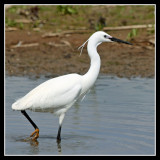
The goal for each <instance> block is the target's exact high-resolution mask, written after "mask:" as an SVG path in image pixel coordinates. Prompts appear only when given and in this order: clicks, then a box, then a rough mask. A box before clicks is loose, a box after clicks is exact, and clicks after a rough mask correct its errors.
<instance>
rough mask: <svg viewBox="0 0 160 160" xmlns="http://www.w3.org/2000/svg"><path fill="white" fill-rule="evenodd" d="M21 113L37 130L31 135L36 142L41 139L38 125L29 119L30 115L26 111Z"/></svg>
mask: <svg viewBox="0 0 160 160" xmlns="http://www.w3.org/2000/svg"><path fill="white" fill-rule="evenodd" d="M21 113H22V114H23V115H24V116H25V117H26V118H27V119H28V121H29V122H30V123H31V124H32V126H33V127H34V128H35V131H34V132H33V133H32V134H31V135H30V136H31V137H33V136H34V135H35V136H34V137H33V140H36V139H37V138H38V137H39V128H38V127H37V125H36V124H35V123H34V122H33V121H32V119H31V118H30V117H29V115H28V114H27V113H26V111H25V110H22V111H21Z"/></svg>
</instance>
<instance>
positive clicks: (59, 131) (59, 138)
mask: <svg viewBox="0 0 160 160" xmlns="http://www.w3.org/2000/svg"><path fill="white" fill-rule="evenodd" d="M61 128H62V127H61V126H59V128H58V134H57V142H60V141H61Z"/></svg>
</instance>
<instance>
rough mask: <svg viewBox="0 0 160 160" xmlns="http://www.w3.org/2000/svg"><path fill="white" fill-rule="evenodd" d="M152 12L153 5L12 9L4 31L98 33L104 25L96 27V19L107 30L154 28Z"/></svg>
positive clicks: (8, 11)
mask: <svg viewBox="0 0 160 160" xmlns="http://www.w3.org/2000/svg"><path fill="white" fill-rule="evenodd" d="M36 7H37V8H38V9H37V10H36V9H35V8H36ZM154 10H155V6H154V5H37V6H33V5H13V6H11V7H10V8H9V9H7V10H6V14H5V19H6V21H5V22H6V27H19V28H20V29H23V30H25V29H26V30H27V29H33V28H35V27H39V24H41V30H45V31H46V30H49V31H53V32H57V31H61V30H68V29H78V28H81V27H83V28H84V27H85V28H86V29H93V30H102V29H103V27H104V25H103V24H101V23H98V20H99V18H100V17H103V18H105V19H106V26H108V27H112V26H113V27H114V26H124V25H134V24H154V23H155V19H154V17H155V15H154ZM36 16H37V17H36ZM17 19H27V20H33V19H34V20H33V24H29V23H20V24H19V23H17V22H16V20H17ZM132 32H135V31H132ZM129 36H130V37H131V36H134V34H133V33H132V35H129Z"/></svg>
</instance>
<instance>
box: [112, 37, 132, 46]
mask: <svg viewBox="0 0 160 160" xmlns="http://www.w3.org/2000/svg"><path fill="white" fill-rule="evenodd" d="M109 39H110V40H111V41H114V42H118V43H125V44H129V45H132V43H130V42H127V41H123V40H120V39H118V38H114V37H111V38H109Z"/></svg>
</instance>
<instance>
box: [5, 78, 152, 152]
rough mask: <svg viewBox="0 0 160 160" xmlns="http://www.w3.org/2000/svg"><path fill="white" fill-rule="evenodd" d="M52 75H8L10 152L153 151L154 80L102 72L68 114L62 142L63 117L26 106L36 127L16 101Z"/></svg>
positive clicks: (8, 148) (7, 134)
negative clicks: (16, 107) (36, 131)
mask: <svg viewBox="0 0 160 160" xmlns="http://www.w3.org/2000/svg"><path fill="white" fill-rule="evenodd" d="M45 80H47V78H44V77H41V78H39V79H30V78H27V77H14V76H12V77H9V76H7V77H6V79H5V154H6V155H154V154H155V91H154V89H155V87H154V79H147V78H131V79H126V78H117V77H110V76H105V75H100V76H99V78H98V80H97V81H96V84H95V86H94V87H93V88H92V89H91V91H90V93H88V94H87V96H86V97H85V99H84V100H83V101H82V102H79V103H77V104H75V105H74V106H73V107H72V108H71V109H70V110H68V112H67V113H66V116H65V119H64V122H63V126H62V135H61V136H62V141H61V143H60V144H57V142H56V135H57V131H58V117H56V116H54V115H53V114H51V113H41V112H32V111H27V113H28V114H29V116H30V117H31V118H32V119H33V121H34V122H35V123H36V124H37V125H38V127H39V128H40V137H39V138H38V140H37V141H36V142H33V141H31V140H30V139H29V135H30V134H31V133H32V132H33V131H34V128H33V127H32V126H31V124H30V123H29V122H28V120H27V119H26V118H25V117H24V116H23V115H22V114H21V113H20V112H19V111H12V109H11V105H12V103H13V102H14V101H15V100H16V99H18V98H20V97H22V96H24V95H25V94H26V93H27V92H29V91H30V90H31V89H33V88H34V87H36V86H37V85H39V84H40V83H42V82H44V81H45Z"/></svg>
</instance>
